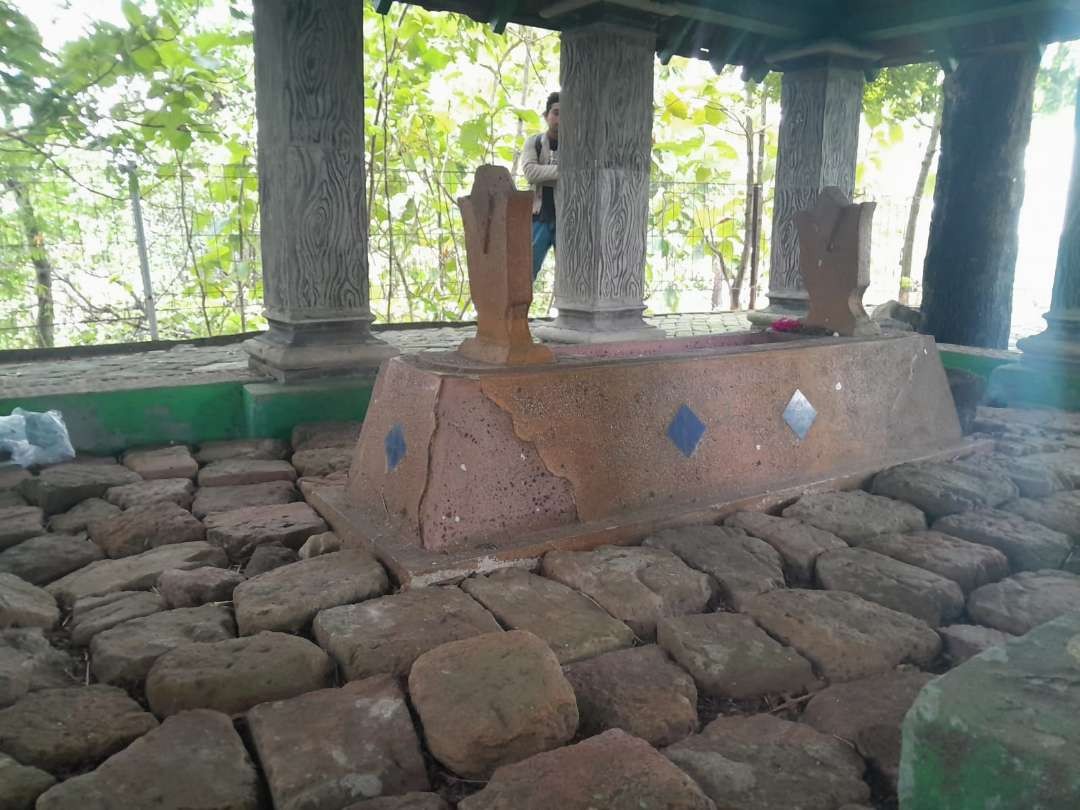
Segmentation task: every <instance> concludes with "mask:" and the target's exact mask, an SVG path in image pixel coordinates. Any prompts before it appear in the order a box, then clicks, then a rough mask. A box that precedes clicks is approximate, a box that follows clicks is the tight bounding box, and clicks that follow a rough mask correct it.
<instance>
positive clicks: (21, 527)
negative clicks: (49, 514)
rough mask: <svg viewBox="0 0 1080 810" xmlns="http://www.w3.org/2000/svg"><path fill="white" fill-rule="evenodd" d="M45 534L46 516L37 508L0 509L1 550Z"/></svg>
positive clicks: (10, 507)
mask: <svg viewBox="0 0 1080 810" xmlns="http://www.w3.org/2000/svg"><path fill="white" fill-rule="evenodd" d="M44 533H45V523H44V515H43V513H42V511H41V510H40V509H39V508H38V507H36V506H8V507H5V508H0V549H6V548H11V547H12V546H14V545H15V544H16V543H21V542H22V541H23V540H28V539H29V538H31V537H37V536H38V535H40V534H44Z"/></svg>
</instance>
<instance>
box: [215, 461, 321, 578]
mask: <svg viewBox="0 0 1080 810" xmlns="http://www.w3.org/2000/svg"><path fill="white" fill-rule="evenodd" d="M222 463H224V462H222ZM328 528H329V527H328V526H327V525H326V523H325V522H324V521H323V519H322V518H321V517H319V514H318V513H317V512H316V511H315V510H314V509H312V508H311V507H310V506H308V505H307V504H306V503H303V502H299V503H287V504H279V505H271V506H249V507H246V508H244V509H234V510H233V511H232V512H219V513H217V514H214V515H210V516H209V517H208V518H207V519H206V536H207V539H208V540H209V541H210V542H211V543H214V544H215V545H218V546H221V547H222V548H223V549H225V552H226V553H227V554H228V555H229V559H230V560H233V561H234V562H241V561H244V560H247V559H248V558H249V557H250V556H251V552H253V551H254V550H255V548H256V547H258V546H260V545H264V544H266V543H280V544H281V545H283V546H286V547H288V548H291V549H293V550H296V549H298V548H300V546H302V545H304V541H305V540H307V539H308V538H309V537H311V535H313V534H318V533H319V532H325V531H326V530H327V529H328Z"/></svg>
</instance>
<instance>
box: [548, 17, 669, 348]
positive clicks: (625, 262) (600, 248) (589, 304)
mask: <svg viewBox="0 0 1080 810" xmlns="http://www.w3.org/2000/svg"><path fill="white" fill-rule="evenodd" d="M655 50H656V37H655V35H654V34H653V33H651V32H647V31H639V30H636V29H631V28H625V27H621V26H616V25H611V24H606V23H597V24H592V25H588V26H583V27H581V28H575V29H571V30H568V31H564V32H563V34H562V51H561V56H560V59H561V62H560V77H561V85H562V86H561V96H560V119H561V120H560V126H559V182H558V185H557V186H556V189H555V209H556V215H557V222H558V226H557V230H556V248H555V268H556V269H555V306H556V307H557V308H558V310H559V316H558V318H556V320H555V322H554V323H553V324H551V325H550V326H546V327H541V328H538V329H537V330H536V332H537V335H538V336H540V337H542V338H544V339H547V340H557V341H564V342H571V343H594V342H603V341H612V340H636V339H647V338H656V337H663V332H662V331H661V330H660V329H658V328H656V327H654V326H649V325H648V324H646V323H645V321H644V319H643V318H642V313H643V312H644V310H645V304H644V297H645V235H646V231H647V228H648V215H649V169H650V155H651V150H652V116H653V108H652V104H653V58H654V56H653V54H654V52H655Z"/></svg>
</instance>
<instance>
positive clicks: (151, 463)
mask: <svg viewBox="0 0 1080 810" xmlns="http://www.w3.org/2000/svg"><path fill="white" fill-rule="evenodd" d="M121 461H122V462H123V464H124V466H125V467H127V468H128V469H129V470H134V471H135V472H137V473H138V474H139V475H141V476H142V477H143V478H145V479H147V480H148V481H149V480H152V479H161V478H194V477H195V474H196V473H197V472H198V471H199V462H197V461H196V460H195V459H194V458H192V457H191V451H190V450H188V448H187V447H184V446H183V445H178V446H176V447H157V448H154V449H147V450H141V449H140V450H128V451H127V452H126V453H124V455H123V458H121Z"/></svg>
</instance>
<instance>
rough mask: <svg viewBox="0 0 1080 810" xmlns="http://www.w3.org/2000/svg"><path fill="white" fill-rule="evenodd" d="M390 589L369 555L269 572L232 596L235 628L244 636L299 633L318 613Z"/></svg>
mask: <svg viewBox="0 0 1080 810" xmlns="http://www.w3.org/2000/svg"><path fill="white" fill-rule="evenodd" d="M389 589H390V580H389V578H388V577H387V576H386V571H385V570H384V569H383V567H382V566H381V565H380V564H379V561H378V560H376V559H375V558H374V557H373V556H372V555H371V554H369V553H368V552H367V551H364V550H362V549H348V550H346V551H338V552H335V553H333V554H324V555H322V556H320V557H313V558H312V559H309V560H301V561H300V562H297V563H295V564H293V565H286V566H283V567H281V568H275V569H274V570H273V571H268V572H267V573H265V574H260V575H259V576H257V577H253V578H252V579H249V580H247V581H246V582H242V583H241V584H240V585H239V586H237V588H236V590H235V591H234V592H233V603H234V606H235V608H236V624H237V627H239V629H240V634H241V635H244V636H249V635H252V634H253V633H259V632H261V631H263V630H279V631H281V632H285V633H299V632H302V631H304V630H306V629H307V628H308V627H309V626H310V625H311V621H312V619H314V618H315V614H317V613H318V612H319V611H320V610H325V609H327V608H332V607H337V606H338V605H347V604H351V603H353V602H362V601H364V600H365V599H370V598H372V597H373V596H379V595H381V594H384V593H386V592H387V591H388V590H389Z"/></svg>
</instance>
